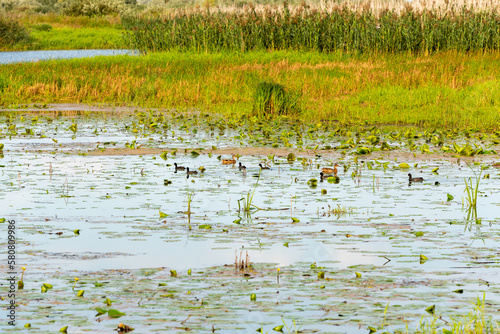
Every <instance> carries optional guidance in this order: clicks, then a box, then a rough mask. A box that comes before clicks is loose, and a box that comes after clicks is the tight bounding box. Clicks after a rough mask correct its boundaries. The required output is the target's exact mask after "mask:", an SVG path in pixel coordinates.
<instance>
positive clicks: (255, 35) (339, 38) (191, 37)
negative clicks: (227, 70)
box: [123, 5, 500, 53]
mask: <svg viewBox="0 0 500 334" xmlns="http://www.w3.org/2000/svg"><path fill="white" fill-rule="evenodd" d="M123 22H124V26H125V28H127V30H128V31H129V34H128V40H129V42H130V45H131V47H132V48H134V49H139V50H143V51H169V50H178V51H194V52H214V51H223V50H224V51H241V52H244V51H249V50H297V51H320V52H333V51H337V50H341V51H345V52H356V53H367V52H368V53H380V52H383V53H394V52H412V53H416V52H423V53H428V52H436V51H447V50H457V51H487V50H499V48H500V15H499V14H498V13H496V12H493V11H490V12H486V11H484V12H483V11H479V12H476V11H473V10H470V9H469V8H467V7H462V8H458V9H457V10H452V11H449V12H446V13H445V14H442V13H440V12H438V11H437V10H423V11H419V10H414V9H412V7H411V6H410V5H408V6H407V7H406V9H405V10H403V11H401V12H397V11H396V10H384V11H382V12H381V13H380V14H378V15H376V14H375V13H374V12H373V11H372V10H370V9H369V8H367V9H365V10H356V9H351V8H350V7H349V6H347V5H345V6H335V7H333V8H331V9H330V10H327V9H325V10H317V9H310V8H309V7H308V6H307V5H303V6H301V7H298V8H294V9H293V10H292V9H291V8H289V7H288V6H286V5H285V6H284V7H283V8H280V9H279V10H273V9H272V8H271V7H267V8H265V9H264V11H262V12H259V11H256V10H255V8H254V7H253V6H249V7H246V8H245V9H244V10H241V11H234V12H224V11H219V10H208V9H199V10H193V11H178V12H176V13H173V14H171V15H170V16H169V17H166V18H163V17H161V18H149V17H148V18H144V19H143V18H138V17H135V18H124V20H123Z"/></svg>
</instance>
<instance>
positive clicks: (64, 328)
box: [59, 326, 69, 333]
mask: <svg viewBox="0 0 500 334" xmlns="http://www.w3.org/2000/svg"><path fill="white" fill-rule="evenodd" d="M68 327H69V326H64V327H63V328H61V329H60V330H59V332H60V333H67V332H68Z"/></svg>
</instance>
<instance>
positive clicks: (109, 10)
mask: <svg viewBox="0 0 500 334" xmlns="http://www.w3.org/2000/svg"><path fill="white" fill-rule="evenodd" d="M125 6H126V5H125V2H124V0H64V1H62V2H61V3H60V7H61V12H62V13H63V14H64V15H70V16H89V17H92V16H104V15H110V14H119V13H121V12H122V11H123V10H124V9H125Z"/></svg>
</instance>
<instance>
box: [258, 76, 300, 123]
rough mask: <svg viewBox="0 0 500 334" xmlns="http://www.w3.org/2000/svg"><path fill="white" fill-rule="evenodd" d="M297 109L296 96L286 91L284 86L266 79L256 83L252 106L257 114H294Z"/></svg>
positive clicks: (267, 115)
mask: <svg viewBox="0 0 500 334" xmlns="http://www.w3.org/2000/svg"><path fill="white" fill-rule="evenodd" d="M299 111H300V109H299V105H298V97H297V96H294V95H293V94H291V93H289V92H287V91H286V90H285V86H283V85H280V84H277V83H274V82H266V81H264V82H260V83H258V84H257V89H256V92H255V96H254V107H253V112H254V114H256V115H257V116H265V117H270V116H277V115H287V114H290V113H295V114H296V113H298V112H299Z"/></svg>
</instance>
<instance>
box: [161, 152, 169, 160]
mask: <svg viewBox="0 0 500 334" xmlns="http://www.w3.org/2000/svg"><path fill="white" fill-rule="evenodd" d="M167 155H168V152H162V153H161V154H160V158H162V159H163V160H167Z"/></svg>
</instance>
